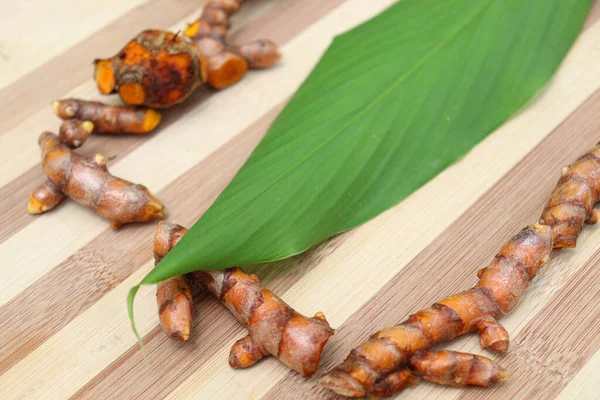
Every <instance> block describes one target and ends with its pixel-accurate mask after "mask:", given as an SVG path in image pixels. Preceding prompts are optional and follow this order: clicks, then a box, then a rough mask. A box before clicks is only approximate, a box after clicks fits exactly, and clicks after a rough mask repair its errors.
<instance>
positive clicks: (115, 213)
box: [39, 132, 165, 229]
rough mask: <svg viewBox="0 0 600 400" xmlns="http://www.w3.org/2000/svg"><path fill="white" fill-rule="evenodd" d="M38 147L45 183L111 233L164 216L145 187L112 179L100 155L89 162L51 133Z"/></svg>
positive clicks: (40, 141)
mask: <svg viewBox="0 0 600 400" xmlns="http://www.w3.org/2000/svg"><path fill="white" fill-rule="evenodd" d="M39 144H40V147H41V149H42V166H43V168H44V172H45V173H46V176H47V177H48V179H49V180H50V181H51V182H52V183H53V184H54V185H56V186H57V187H58V188H59V189H60V190H61V191H62V192H63V193H64V194H65V195H66V196H67V197H69V198H70V199H72V200H75V201H76V202H78V203H79V204H81V205H83V206H85V207H87V208H89V209H91V210H94V211H95V212H96V213H97V214H98V215H100V216H102V217H104V218H106V219H107V220H108V221H109V222H110V225H111V227H112V228H113V229H116V228H118V227H119V226H120V225H122V224H126V223H130V222H147V221H152V220H154V219H156V218H161V217H163V216H164V213H165V208H164V206H163V205H162V203H161V202H160V201H159V200H158V199H157V198H156V197H154V196H153V195H152V194H151V193H150V192H149V191H148V189H147V188H146V187H144V186H142V185H136V184H133V183H130V182H127V181H125V180H123V179H120V178H117V177H114V176H112V175H111V174H110V173H109V172H108V170H107V169H106V166H105V161H104V157H103V156H102V155H97V156H96V157H95V161H88V160H86V159H85V158H83V157H81V156H79V155H77V154H76V153H75V152H73V150H71V149H69V148H68V147H67V146H65V145H64V144H61V143H60V142H59V140H58V137H57V136H56V135H54V134H52V133H50V132H44V133H42V134H41V135H40V139H39Z"/></svg>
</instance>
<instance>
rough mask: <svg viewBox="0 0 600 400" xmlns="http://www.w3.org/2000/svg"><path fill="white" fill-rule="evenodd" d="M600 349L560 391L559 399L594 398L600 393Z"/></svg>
mask: <svg viewBox="0 0 600 400" xmlns="http://www.w3.org/2000/svg"><path fill="white" fill-rule="evenodd" d="M599 370H600V351H596V353H595V354H594V356H593V357H592V358H591V359H590V360H589V361H588V362H587V363H586V364H585V366H584V367H583V368H581V370H580V371H579V372H578V373H577V375H576V376H575V377H574V378H573V379H572V380H571V382H569V384H568V385H567V386H566V387H565V388H564V389H563V390H562V392H560V395H559V396H558V397H557V400H572V399H594V398H597V397H598V393H600V379H598V371H599Z"/></svg>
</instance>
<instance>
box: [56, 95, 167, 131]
mask: <svg viewBox="0 0 600 400" xmlns="http://www.w3.org/2000/svg"><path fill="white" fill-rule="evenodd" d="M51 106H52V109H53V110H54V112H55V113H56V115H58V116H59V117H60V118H62V119H64V120H72V119H78V120H81V121H89V122H91V123H93V126H94V132H98V133H112V134H120V133H136V134H145V133H149V132H152V131H153V130H154V129H155V128H156V127H157V126H158V124H159V123H160V119H161V115H160V114H159V113H158V112H157V111H155V110H152V109H148V108H137V107H130V106H122V105H108V104H103V103H100V102H97V101H85V100H78V99H65V100H56V101H53V102H52V104H51Z"/></svg>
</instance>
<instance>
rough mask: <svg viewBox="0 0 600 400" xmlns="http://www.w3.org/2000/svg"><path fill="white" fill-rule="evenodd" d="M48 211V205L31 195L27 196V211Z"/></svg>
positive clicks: (39, 212)
mask: <svg viewBox="0 0 600 400" xmlns="http://www.w3.org/2000/svg"><path fill="white" fill-rule="evenodd" d="M46 211H48V207H47V206H46V205H45V204H44V203H42V202H41V201H40V200H39V199H37V198H35V197H34V196H33V195H31V196H29V201H28V202H27V212H28V213H29V214H32V215H36V214H42V213H44V212H46Z"/></svg>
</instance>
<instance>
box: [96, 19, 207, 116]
mask: <svg viewBox="0 0 600 400" xmlns="http://www.w3.org/2000/svg"><path fill="white" fill-rule="evenodd" d="M205 64H206V62H205V61H204V60H201V57H200V55H199V54H198V52H197V51H196V50H195V49H194V47H193V46H192V44H191V43H190V42H189V41H188V40H186V39H184V38H182V37H181V36H179V35H175V34H173V33H170V32H165V31H159V30H146V31H143V32H142V33H140V34H139V35H138V36H136V37H135V38H134V39H132V40H131V41H130V42H129V43H127V45H125V47H123V49H122V50H121V51H120V52H119V53H118V54H116V55H115V56H114V57H112V58H110V59H106V60H96V61H95V72H94V79H95V81H96V84H97V86H98V89H99V90H100V93H103V94H110V93H114V92H118V93H119V96H120V97H121V100H123V102H124V103H126V104H132V105H145V106H148V107H153V108H167V107H172V106H174V105H175V104H179V103H181V102H182V101H184V100H185V99H187V98H188V97H189V96H190V94H192V92H193V91H194V90H196V89H197V88H198V86H200V85H201V84H202V83H203V82H204V81H205V80H206V70H205Z"/></svg>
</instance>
